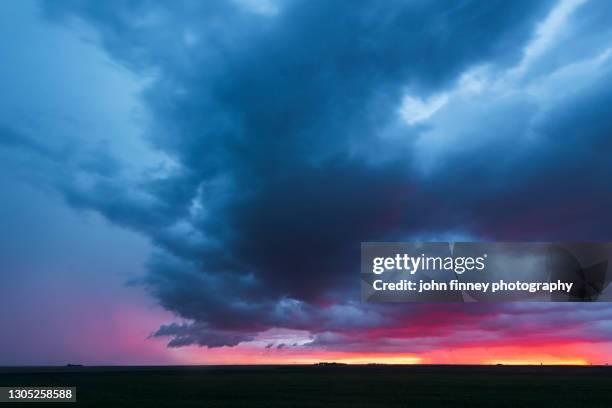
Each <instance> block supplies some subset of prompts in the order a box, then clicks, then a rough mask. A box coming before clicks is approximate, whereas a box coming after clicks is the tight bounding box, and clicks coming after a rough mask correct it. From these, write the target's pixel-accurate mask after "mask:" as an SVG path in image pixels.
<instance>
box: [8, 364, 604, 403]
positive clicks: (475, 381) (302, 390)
mask: <svg viewBox="0 0 612 408" xmlns="http://www.w3.org/2000/svg"><path fill="white" fill-rule="evenodd" d="M28 385H29V386H76V387H77V399H78V402H77V403H68V404H63V403H47V404H51V406H52V407H60V406H69V407H76V406H84V407H105V408H107V407H108V408H111V407H113V408H114V407H248V408H254V407H265V408H270V407H347V408H355V407H419V408H420V407H559V408H561V407H612V367H592V366H589V367H550V366H549V367H547V366H525V367H516V366H514V367H513V366H337V367H321V366H250V367H248V366H230V367H228V366H226V367H66V368H50V367H49V368H0V386H28ZM9 405H10V404H8V403H0V408H2V407H4V406H9ZM13 405H15V406H20V407H25V406H28V405H27V404H26V405H23V404H19V405H17V404H13ZM38 406H40V405H38Z"/></svg>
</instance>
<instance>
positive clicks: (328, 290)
mask: <svg viewBox="0 0 612 408" xmlns="http://www.w3.org/2000/svg"><path fill="white" fill-rule="evenodd" d="M580 3H581V2H578V1H564V2H560V3H554V2H532V1H515V2H505V1H498V2H491V1H489V2H476V1H464V2H458V3H454V4H453V5H449V4H448V3H446V2H420V1H416V2H410V3H406V2H394V1H372V2H363V3H355V2H342V1H334V2H322V1H321V2H318V1H288V2H279V3H278V4H277V5H276V6H277V10H276V11H275V12H273V13H267V12H266V13H262V12H261V10H260V9H257V8H255V9H253V8H249V7H248V6H245V4H243V3H239V2H225V1H224V2H206V3H192V2H181V1H177V2H172V3H162V2H152V1H135V2H129V3H118V2H83V1H65V2H61V3H60V2H54V3H43V7H44V10H45V13H46V16H47V17H48V18H50V19H51V20H52V21H55V22H58V23H62V24H66V25H75V24H77V22H78V23H83V22H84V23H85V24H86V25H88V26H89V27H92V28H93V29H94V30H95V31H96V32H97V34H98V35H99V41H100V43H101V45H102V47H103V48H104V50H105V52H107V53H108V55H109V56H110V57H111V58H113V60H114V61H115V62H117V63H119V64H121V65H122V66H125V67H126V68H128V69H129V70H130V71H132V72H133V73H135V74H136V75H140V76H142V77H146V78H147V80H148V83H147V86H146V87H145V90H144V91H143V93H142V103H143V105H144V106H145V107H146V109H147V111H148V112H149V115H150V117H151V118H152V120H151V123H150V125H149V126H148V128H147V139H148V141H149V142H150V144H151V145H152V146H154V148H155V149H157V151H158V152H161V153H163V155H164V156H165V157H168V158H169V159H168V160H169V162H170V163H171V166H169V167H168V169H165V170H164V171H151V172H150V173H148V172H147V171H144V172H143V173H142V174H140V176H139V177H135V178H126V177H124V174H125V173H124V172H123V171H122V168H121V163H120V162H119V163H117V162H112V158H110V157H109V158H108V166H107V165H105V163H106V159H104V157H103V156H98V158H99V160H98V161H97V162H91V163H90V167H84V166H83V165H80V164H77V167H78V168H79V169H80V170H82V171H85V172H86V173H88V174H90V175H93V176H95V177H93V176H92V180H90V181H89V182H88V183H85V184H83V183H79V182H76V181H75V180H74V179H72V178H71V177H68V176H63V177H59V178H57V179H54V180H53V182H54V184H55V185H56V186H57V187H58V188H59V189H60V190H61V191H62V192H63V194H64V195H65V197H66V198H67V200H68V201H69V202H70V203H71V204H72V205H74V206H75V207H78V208H87V209H93V210H95V211H99V212H100V213H102V214H103V215H104V216H106V217H107V218H108V219H110V220H112V221H113V222H115V223H117V224H119V225H122V226H125V227H127V228H130V229H133V230H136V231H139V232H141V233H143V234H145V235H146V236H148V237H149V238H150V239H151V241H152V242H153V243H154V244H155V245H156V247H157V248H158V254H156V255H155V256H154V257H153V258H152V259H151V261H150V263H149V268H148V273H147V275H146V276H145V277H144V278H143V279H142V283H143V284H144V285H146V287H147V288H148V290H149V291H150V292H151V293H152V294H153V296H155V298H156V299H158V301H159V302H160V304H162V305H163V306H164V307H165V308H166V309H168V310H170V311H172V312H175V313H176V314H177V315H178V316H180V317H183V318H185V319H188V320H189V321H190V322H189V323H186V324H171V325H167V326H163V327H162V328H160V330H159V331H158V332H157V335H159V336H170V337H172V340H171V343H170V344H171V345H172V346H181V345H186V344H200V345H204V346H210V347H216V346H221V345H235V344H237V343H239V342H241V341H249V340H252V339H253V338H255V336H256V335H257V333H259V332H262V331H265V330H266V329H268V328H272V327H282V328H290V329H300V330H309V331H311V332H314V333H327V332H329V331H336V332H338V333H340V335H341V334H342V333H345V332H351V333H352V332H353V331H354V330H355V328H354V326H355V322H356V321H363V322H365V323H363V324H366V325H367V326H368V327H376V326H384V327H393V325H394V324H401V323H402V322H404V319H405V318H407V317H410V316H412V314H413V313H417V312H419V311H420V312H421V313H423V311H422V309H417V308H414V309H413V310H412V311H407V312H406V311H402V312H398V311H397V310H395V311H390V310H389V308H386V309H385V310H382V309H383V308H382V307H374V306H368V307H365V306H362V305H353V304H352V303H351V300H352V299H355V298H356V293H357V290H358V280H357V279H356V278H355V277H356V276H357V275H356V274H357V262H358V250H359V242H361V241H367V240H393V239H402V238H409V237H415V236H425V235H429V236H433V235H435V234H446V233H449V232H451V233H452V232H457V233H465V234H469V235H471V236H474V237H478V238H482V239H606V238H607V236H606V234H607V231H609V230H610V227H611V225H610V220H609V218H608V217H607V215H606V213H605V209H606V208H608V207H609V204H611V198H612V195H611V194H610V193H609V189H608V188H607V187H606V186H605V180H607V179H609V174H610V170H611V169H610V168H609V164H608V163H609V160H607V157H605V153H604V152H605V151H606V149H607V147H608V144H609V142H608V141H607V139H608V135H609V134H610V130H611V129H612V126H611V123H610V119H609V118H608V115H606V108H605V106H606V104H605V101H606V100H609V93H610V92H612V87H611V86H610V83H609V78H610V76H609V73H610V63H609V61H608V52H607V48H606V46H607V44H608V42H607V40H609V39H610V38H612V35H610V31H609V30H607V29H606V26H605V25H604V24H603V21H604V20H603V19H602V17H601V14H602V13H603V11H602V10H600V9H601V8H605V7H603V6H601V5H598V4H595V3H593V4H591V3H587V4H580ZM589 22H592V23H593V24H594V27H600V28H601V31H600V34H598V35H595V34H594V29H591V28H587V27H586V25H587V24H589ZM568 33H570V34H573V35H576V36H579V37H581V38H583V39H585V40H587V41H588V44H589V46H588V47H578V46H577V43H576V42H575V41H573V40H572V41H569V44H573V46H572V47H569V48H568V49H564V47H562V45H563V44H564V43H565V41H566V38H568V37H567V36H568V35H569V34H568ZM585 75H586V76H588V78H587V79H585V78H584V76H585ZM11 132H14V131H13V130H11ZM8 134H10V135H13V137H11V138H7V139H6V141H7V142H6V143H5V144H7V145H8V144H10V146H9V147H11V148H14V146H16V145H17V143H22V145H23V147H24V148H26V149H33V150H36V149H38V150H40V149H41V148H39V147H38V146H36V145H29V144H28V143H26V142H25V141H26V139H23V138H19V137H18V136H14V135H15V133H8ZM36 154H38V155H42V156H44V155H46V154H47V152H45V151H43V150H41V151H39V152H38V153H36ZM46 160H50V161H53V160H57V159H56V158H53V157H49V158H47V159H46ZM330 304H333V305H334V306H333V307H336V309H331V308H330V306H329V305H330ZM499 308H500V309H501V311H503V310H505V309H504V308H503V307H501V306H500V307H499ZM495 310H496V309H495V308H492V309H490V310H488V312H490V313H495ZM464 313H465V316H468V317H469V316H471V315H472V314H473V313H474V312H473V311H472V310H471V309H467V308H466V309H465V310H464ZM356 315H357V316H358V318H355V316H356ZM361 328H363V327H361ZM332 337H333V336H332Z"/></svg>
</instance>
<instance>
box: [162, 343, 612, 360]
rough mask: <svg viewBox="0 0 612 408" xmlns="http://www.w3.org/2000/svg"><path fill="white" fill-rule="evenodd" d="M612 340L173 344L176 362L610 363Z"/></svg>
mask: <svg viewBox="0 0 612 408" xmlns="http://www.w3.org/2000/svg"><path fill="white" fill-rule="evenodd" d="M610 351H611V346H610V344H600V345H597V344H586V343H581V344H577V343H576V344H550V345H538V346H532V345H530V346H499V345H498V346H492V347H463V348H453V349H436V350H430V351H426V352H422V353H393V352H386V353H385V352H349V351H338V350H337V351H331V350H315V349H308V348H299V347H298V348H283V349H278V350H277V349H273V348H271V349H262V348H261V347H253V346H252V345H246V344H242V345H238V346H236V347H221V348H215V349H205V348H198V347H185V348H180V349H173V350H172V353H173V356H174V358H175V360H176V362H177V364H196V365H197V364H220V365H224V364H246V365H248V364H255V365H256V364H316V363H319V362H337V363H345V364H449V365H480V364H482V365H496V364H503V365H589V364H602V365H603V364H606V363H607V362H608V361H607V356H609V355H611V354H612V353H610Z"/></svg>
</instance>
